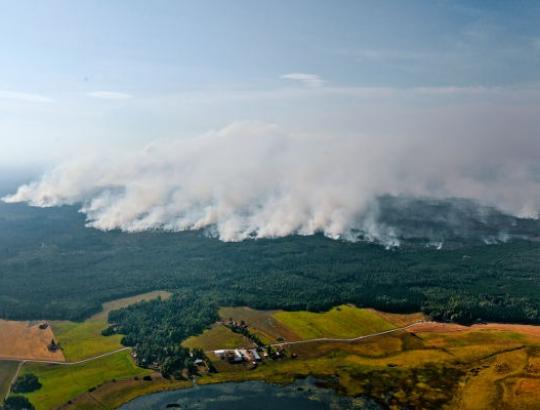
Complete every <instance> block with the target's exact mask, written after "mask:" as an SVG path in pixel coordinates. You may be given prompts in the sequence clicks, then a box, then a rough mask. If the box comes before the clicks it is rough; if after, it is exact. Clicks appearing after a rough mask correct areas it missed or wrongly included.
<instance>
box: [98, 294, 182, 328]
mask: <svg viewBox="0 0 540 410" xmlns="http://www.w3.org/2000/svg"><path fill="white" fill-rule="evenodd" d="M171 296H172V293H171V292H167V291H164V290H155V291H152V292H147V293H142V294H140V295H135V296H129V297H127V298H122V299H116V300H112V301H110V302H105V303H104V304H103V309H102V310H101V312H99V313H96V314H95V315H94V316H92V317H91V318H90V319H89V320H104V321H105V322H106V321H107V318H108V316H109V312H110V311H111V310H116V309H121V308H124V307H127V306H129V305H133V304H135V303H138V302H142V301H148V300H152V299H157V298H161V299H164V300H167V299H169V298H170V297H171Z"/></svg>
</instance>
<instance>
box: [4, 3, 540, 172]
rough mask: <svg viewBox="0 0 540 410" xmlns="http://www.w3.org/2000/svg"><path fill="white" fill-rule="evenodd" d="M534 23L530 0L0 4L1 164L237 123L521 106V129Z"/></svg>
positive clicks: (363, 123)
mask: <svg viewBox="0 0 540 410" xmlns="http://www.w3.org/2000/svg"><path fill="white" fill-rule="evenodd" d="M539 23H540V3H539V2H536V1H466V2H459V1H335V2H331V1H294V0H293V1H268V2H264V3H263V2H261V1H257V2H255V1H218V0H215V1H191V2H188V1H153V2H148V1H114V2H113V1H53V0H51V1H17V2H14V1H2V6H1V13H0V38H1V40H0V45H1V47H0V51H1V52H0V143H1V148H0V164H2V165H5V166H9V165H21V164H28V165H31V164H37V165H45V166H46V165H47V164H50V163H54V162H55V161H58V160H60V159H61V158H63V157H65V156H69V155H72V154H73V153H76V152H80V151H85V150H99V149H102V148H103V147H107V146H116V147H126V146H138V145H141V146H142V145H144V144H147V143H148V142H149V141H152V140H155V139H160V138H175V137H182V136H189V135H196V134H197V133H202V132H205V131H207V130H209V129H216V128H220V127H224V126H226V125H227V124H229V123H231V122H234V121H239V120H256V121H263V122H271V123H276V124H279V125H280V126H284V127H286V128H288V129H292V130H293V131H295V132H302V133H317V132H322V133H330V134H332V133H334V134H340V133H347V134H354V133H364V134H365V133H373V134H374V135H376V134H395V133H400V132H402V133H403V136H404V137H406V136H407V135H409V134H415V133H418V132H424V133H425V132H429V130H432V129H433V128H436V127H437V126H438V125H444V124H449V123H452V122H458V123H460V124H462V126H463V128H464V129H465V128H467V129H476V128H475V127H476V126H477V125H478V124H476V123H474V121H473V122H471V121H472V120H471V119H470V118H469V117H468V114H467V113H468V112H473V113H475V112H478V118H481V119H482V121H483V120H484V117H482V115H484V116H485V118H489V117H490V115H491V116H492V115H493V113H496V112H499V111H498V110H504V108H505V107H506V106H511V107H515V106H516V105H519V106H521V107H523V109H522V110H520V112H519V113H518V114H516V115H518V116H520V118H521V117H523V118H522V121H523V124H524V129H523V130H519V132H521V131H523V132H525V133H531V134H532V133H534V132H538V128H537V127H536V125H537V123H535V122H534V117H535V115H536V114H538V102H539V100H540V99H539V93H538V85H539V82H540V24H539ZM404 107H406V108H404ZM426 109H427V110H429V111H430V112H431V111H433V110H436V112H433V115H432V118H435V120H434V121H439V123H437V122H434V123H431V124H428V125H426V124H425V123H424V122H423V121H421V118H422V117H423V114H422V113H425V112H426V111H425V110H426ZM515 121H517V120H515ZM390 123H392V124H394V126H390V125H389V124H390ZM471 127H472V128H471ZM479 132H487V131H485V130H484V131H482V130H480V131H479Z"/></svg>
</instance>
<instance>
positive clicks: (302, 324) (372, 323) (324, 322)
mask: <svg viewBox="0 0 540 410" xmlns="http://www.w3.org/2000/svg"><path fill="white" fill-rule="evenodd" d="M273 316H274V317H275V318H276V319H277V320H279V321H280V322H281V323H282V324H284V325H285V326H286V327H288V328H289V329H291V330H292V331H293V332H294V333H296V334H297V335H299V336H300V337H301V338H302V339H317V338H343V339H347V338H354V337H357V336H362V335H367V334H371V333H377V332H382V331H385V330H390V329H393V328H395V327H396V326H395V325H394V324H392V323H390V322H389V321H387V320H385V319H384V318H383V317H381V316H380V315H378V314H377V313H375V312H374V311H372V310H369V309H359V308H357V307H355V306H351V305H341V306H338V307H335V308H333V309H331V310H329V311H328V312H324V313H313V312H305V311H300V312H285V311H279V312H276V313H274V315H273Z"/></svg>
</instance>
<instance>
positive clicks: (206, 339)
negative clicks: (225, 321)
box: [182, 324, 253, 350]
mask: <svg viewBox="0 0 540 410" xmlns="http://www.w3.org/2000/svg"><path fill="white" fill-rule="evenodd" d="M182 346H184V347H188V348H190V349H194V348H199V349H203V350H215V349H232V348H235V347H248V346H253V342H252V341H250V340H249V339H248V338H247V337H245V336H243V335H241V334H238V333H234V332H233V331H231V330H230V329H228V328H226V327H225V326H223V325H220V324H215V325H214V326H212V327H211V328H210V329H208V330H205V331H204V333H203V334H202V335H199V336H192V337H190V338H188V339H186V340H184V341H183V342H182Z"/></svg>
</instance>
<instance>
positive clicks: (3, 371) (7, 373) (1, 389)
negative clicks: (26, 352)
mask: <svg viewBox="0 0 540 410" xmlns="http://www.w3.org/2000/svg"><path fill="white" fill-rule="evenodd" d="M18 366H19V363H18V362H12V361H5V362H0V402H1V401H2V400H3V399H4V397H6V394H7V393H8V389H9V384H10V383H11V380H12V379H13V376H14V375H15V372H16V371H17V367H18Z"/></svg>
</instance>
